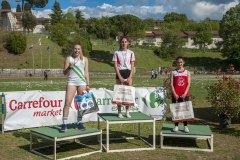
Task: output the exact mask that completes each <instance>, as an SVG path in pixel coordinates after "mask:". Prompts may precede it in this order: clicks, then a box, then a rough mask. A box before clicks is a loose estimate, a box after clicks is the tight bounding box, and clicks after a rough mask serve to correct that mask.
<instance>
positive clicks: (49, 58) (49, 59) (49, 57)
mask: <svg viewBox="0 0 240 160" xmlns="http://www.w3.org/2000/svg"><path fill="white" fill-rule="evenodd" d="M47 50H48V69H50V64H51V63H50V61H51V56H50V47H49V46H48V47H47Z"/></svg>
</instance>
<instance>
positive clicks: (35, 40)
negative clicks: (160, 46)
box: [0, 34, 239, 73]
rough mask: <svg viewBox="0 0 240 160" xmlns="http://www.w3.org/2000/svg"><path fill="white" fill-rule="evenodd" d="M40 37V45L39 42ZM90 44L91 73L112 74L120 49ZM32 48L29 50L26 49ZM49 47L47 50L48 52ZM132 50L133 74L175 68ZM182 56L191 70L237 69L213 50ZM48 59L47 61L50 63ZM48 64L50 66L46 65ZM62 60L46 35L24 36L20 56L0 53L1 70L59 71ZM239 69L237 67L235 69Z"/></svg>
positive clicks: (143, 51) (113, 44) (98, 42)
mask: <svg viewBox="0 0 240 160" xmlns="http://www.w3.org/2000/svg"><path fill="white" fill-rule="evenodd" d="M40 38H41V46H40V45H39V39H40ZM91 42H92V44H93V46H92V52H91V53H90V56H89V71H91V72H114V68H113V63H112V56H113V53H114V51H115V50H117V49H118V48H119V45H118V44H117V42H116V41H112V42H111V44H109V43H107V42H106V41H103V42H102V41H101V40H97V39H91ZM31 45H33V48H32V49H29V47H30V46H31ZM48 46H49V47H50V49H49V50H47V48H48ZM130 49H131V50H133V51H134V52H135V55H136V65H135V66H136V71H137V73H142V72H146V71H151V69H157V68H158V67H167V66H174V65H175V64H173V62H172V60H163V59H161V58H159V57H158V56H156V55H154V53H153V51H152V50H151V49H148V48H140V47H136V46H131V47H130ZM181 54H182V56H184V57H186V58H185V60H186V66H188V69H189V70H191V71H194V70H200V71H201V70H203V71H215V70H216V68H218V67H221V68H222V69H226V67H227V66H228V64H229V63H233V64H234V65H235V66H236V68H239V65H237V64H238V63H237V62H229V61H228V60H226V59H224V58H223V57H222V56H221V54H220V53H218V52H212V51H206V52H202V51H198V50H191V49H184V50H183V51H182V53H181ZM49 60H50V61H49ZM49 62H50V65H49ZM63 62H64V57H63V56H62V55H61V48H60V47H59V46H58V45H57V44H56V43H54V42H52V41H51V40H50V39H48V38H47V36H46V35H41V34H34V35H31V34H30V35H28V36H27V49H26V51H25V52H24V53H23V54H20V55H14V54H10V53H7V51H6V50H1V51H0V69H3V68H15V69H24V68H29V69H31V68H33V63H34V68H43V69H48V68H51V69H53V68H62V67H63ZM237 66H238V67H237Z"/></svg>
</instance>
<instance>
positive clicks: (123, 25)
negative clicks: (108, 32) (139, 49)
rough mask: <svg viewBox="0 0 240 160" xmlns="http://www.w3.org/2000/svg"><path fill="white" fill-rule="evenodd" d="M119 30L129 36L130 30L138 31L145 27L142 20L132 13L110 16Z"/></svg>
mask: <svg viewBox="0 0 240 160" xmlns="http://www.w3.org/2000/svg"><path fill="white" fill-rule="evenodd" d="M110 20H111V22H112V24H113V25H115V27H116V29H117V31H119V32H122V33H123V36H127V35H128V33H129V32H137V31H139V30H143V29H144V24H143V22H142V20H141V19H140V18H138V17H136V16H134V15H131V14H124V15H116V16H113V17H111V18H110Z"/></svg>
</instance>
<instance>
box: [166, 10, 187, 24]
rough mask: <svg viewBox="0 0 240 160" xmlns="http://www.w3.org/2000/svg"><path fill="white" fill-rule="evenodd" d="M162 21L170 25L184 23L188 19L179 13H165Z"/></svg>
mask: <svg viewBox="0 0 240 160" xmlns="http://www.w3.org/2000/svg"><path fill="white" fill-rule="evenodd" d="M163 19H164V21H165V22H167V23H170V22H186V21H188V18H187V16H186V14H181V13H176V12H171V13H167V14H166V15H165V16H164V17H163Z"/></svg>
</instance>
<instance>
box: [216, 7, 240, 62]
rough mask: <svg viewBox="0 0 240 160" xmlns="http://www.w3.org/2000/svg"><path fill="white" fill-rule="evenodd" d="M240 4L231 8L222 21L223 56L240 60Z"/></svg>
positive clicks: (220, 31)
mask: <svg viewBox="0 0 240 160" xmlns="http://www.w3.org/2000/svg"><path fill="white" fill-rule="evenodd" d="M239 17H240V4H238V5H236V6H235V7H232V8H230V10H228V11H227V12H226V13H225V15H224V16H223V18H222V20H221V21H220V30H219V33H220V36H221V37H222V39H223V42H222V48H221V51H222V52H223V56H225V57H228V58H231V59H237V60H240V18H239Z"/></svg>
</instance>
